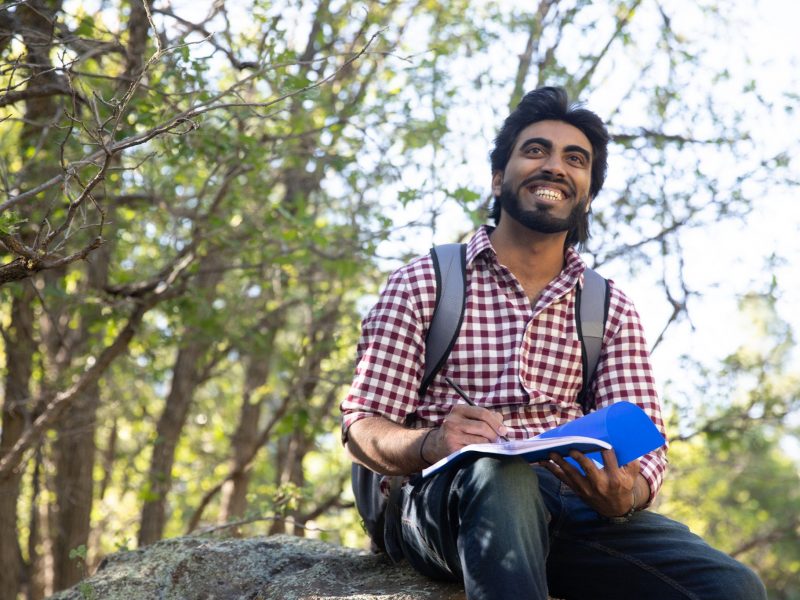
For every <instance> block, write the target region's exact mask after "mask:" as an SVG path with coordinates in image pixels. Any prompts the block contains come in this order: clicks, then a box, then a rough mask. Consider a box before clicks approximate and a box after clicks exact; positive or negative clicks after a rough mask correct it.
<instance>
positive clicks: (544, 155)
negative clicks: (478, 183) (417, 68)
mask: <svg viewBox="0 0 800 600" xmlns="http://www.w3.org/2000/svg"><path fill="white" fill-rule="evenodd" d="M591 152H592V145H591V143H590V142H589V139H588V138H587V137H586V136H585V135H584V134H583V132H581V130H580V129H578V128H577V127H573V126H572V125H569V124H568V123H564V122H563V121H539V122H537V123H532V124H531V125H528V126H527V127H526V128H525V129H523V130H522V131H521V132H520V134H519V136H517V140H516V143H515V145H514V150H513V151H512V153H511V158H510V159H509V161H508V164H507V165H506V168H505V171H502V172H496V173H495V174H494V177H493V178H492V192H493V193H494V195H495V197H496V198H497V200H498V202H499V203H500V206H501V208H502V209H503V212H505V213H507V214H508V215H509V216H510V217H511V218H512V219H514V220H515V221H518V222H519V223H521V224H522V225H524V226H525V227H528V228H529V229H531V230H533V231H538V232H540V233H558V232H562V231H569V230H570V229H572V228H573V227H575V226H576V225H577V223H578V222H579V221H580V219H581V217H582V214H583V213H584V212H586V211H587V210H588V207H589V202H590V198H589V185H590V183H591V167H592V153H591Z"/></svg>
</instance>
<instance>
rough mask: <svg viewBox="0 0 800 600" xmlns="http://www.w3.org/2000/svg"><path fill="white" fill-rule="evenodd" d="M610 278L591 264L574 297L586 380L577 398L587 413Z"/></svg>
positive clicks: (598, 357) (599, 348) (606, 313)
mask: <svg viewBox="0 0 800 600" xmlns="http://www.w3.org/2000/svg"><path fill="white" fill-rule="evenodd" d="M608 303H609V290H608V282H607V281H606V280H605V279H604V278H603V277H602V276H601V275H600V274H599V273H597V271H594V270H592V269H590V268H588V267H587V268H586V270H584V272H583V287H582V288H581V287H578V290H577V294H576V297H575V322H576V324H577V326H578V337H579V338H580V340H581V351H582V354H583V384H582V387H581V391H580V393H579V394H578V401H579V403H580V405H581V408H582V409H583V412H584V413H587V412H589V410H591V408H592V406H590V403H589V398H588V391H589V384H590V383H591V381H592V377H593V376H594V371H595V369H596V368H597V361H598V360H599V359H600V350H601V349H602V347H603V331H604V329H605V324H606V318H607V317H608Z"/></svg>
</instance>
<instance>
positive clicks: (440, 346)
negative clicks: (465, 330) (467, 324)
mask: <svg viewBox="0 0 800 600" xmlns="http://www.w3.org/2000/svg"><path fill="white" fill-rule="evenodd" d="M431 258H432V259H433V268H434V271H435V273H436V306H435V308H434V309H433V316H432V317H431V323H430V326H429V327H428V334H427V336H426V337H425V374H424V376H423V377H422V385H420V388H419V393H420V396H422V395H424V394H425V390H427V389H428V385H430V382H431V380H432V379H433V377H434V376H435V375H436V373H438V372H439V370H440V369H441V368H442V365H444V362H445V360H447V356H448V355H449V354H450V351H451V350H452V349H453V344H455V343H456V339H458V332H459V330H460V329H461V323H462V322H463V321H464V308H465V306H466V300H467V245H466V244H442V245H440V246H434V247H433V248H431Z"/></svg>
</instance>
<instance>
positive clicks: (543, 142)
mask: <svg viewBox="0 0 800 600" xmlns="http://www.w3.org/2000/svg"><path fill="white" fill-rule="evenodd" d="M531 144H538V145H540V146H542V147H544V148H547V149H548V150H552V149H553V142H552V141H550V140H548V139H547V138H542V137H532V138H528V139H527V140H525V141H524V142H522V144H520V150H522V149H523V148H526V147H527V146H530V145H531ZM564 152H577V153H578V154H582V155H583V156H584V157H585V158H586V160H588V161H591V160H592V154H591V152H589V151H588V150H587V149H586V148H584V147H583V146H578V145H577V144H570V145H569V146H565V147H564Z"/></svg>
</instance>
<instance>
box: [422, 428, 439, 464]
mask: <svg viewBox="0 0 800 600" xmlns="http://www.w3.org/2000/svg"><path fill="white" fill-rule="evenodd" d="M437 429H438V427H431V428H430V429H428V430H427V431H426V432H425V435H423V436H422V441H421V442H420V443H419V459H420V462H421V463H422V464H424V465H425V466H426V467H430V466H431V465H432V464H433V462H431V461H430V460H428V459H427V458H425V443H426V442H427V441H428V438H429V437H430V435H431V434H432V433H433V432H434V431H436V430H437Z"/></svg>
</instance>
